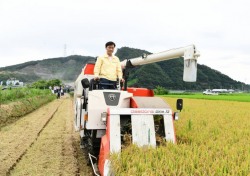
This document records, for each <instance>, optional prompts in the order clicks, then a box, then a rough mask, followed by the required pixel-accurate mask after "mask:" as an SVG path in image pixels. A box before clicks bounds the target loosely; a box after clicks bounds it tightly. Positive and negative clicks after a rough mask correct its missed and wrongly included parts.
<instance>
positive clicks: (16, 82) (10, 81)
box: [6, 78, 23, 87]
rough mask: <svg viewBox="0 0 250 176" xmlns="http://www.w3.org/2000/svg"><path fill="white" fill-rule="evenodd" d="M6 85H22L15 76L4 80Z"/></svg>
mask: <svg viewBox="0 0 250 176" xmlns="http://www.w3.org/2000/svg"><path fill="white" fill-rule="evenodd" d="M6 86H18V87H23V82H20V81H19V80H17V79H16V78H11V79H8V80H7V81H6Z"/></svg>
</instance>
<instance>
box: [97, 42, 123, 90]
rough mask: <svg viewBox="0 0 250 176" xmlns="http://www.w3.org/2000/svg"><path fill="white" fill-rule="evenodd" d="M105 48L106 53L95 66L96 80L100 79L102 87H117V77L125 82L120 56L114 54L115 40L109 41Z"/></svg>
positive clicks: (98, 59)
mask: <svg viewBox="0 0 250 176" xmlns="http://www.w3.org/2000/svg"><path fill="white" fill-rule="evenodd" d="M105 48H106V53H105V54H104V55H103V56H100V57H98V58H97V61H96V64H95V68H94V75H95V77H94V80H99V79H100V87H101V89H116V81H117V78H118V79H119V81H121V82H124V79H123V78H122V69H121V63H120V60H119V58H118V57H117V56H114V55H113V52H114V49H115V43H114V42H111V41H110V42H107V43H106V44H105Z"/></svg>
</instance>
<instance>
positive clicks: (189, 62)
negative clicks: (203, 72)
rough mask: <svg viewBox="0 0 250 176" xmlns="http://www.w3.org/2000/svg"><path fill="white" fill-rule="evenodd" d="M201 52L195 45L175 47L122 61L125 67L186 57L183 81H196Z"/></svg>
mask: <svg viewBox="0 0 250 176" xmlns="http://www.w3.org/2000/svg"><path fill="white" fill-rule="evenodd" d="M199 56H200V52H199V51H197V49H196V47H195V45H189V46H186V47H181V48H175V49H171V50H167V51H163V52H160V53H155V54H150V55H147V54H143V55H142V56H141V57H137V58H132V59H127V60H124V61H122V62H121V65H122V67H123V68H125V69H126V68H128V67H131V66H139V65H145V64H150V63H155V62H160V61H166V60H171V59H177V58H180V57H183V58H184V71H183V81H186V82H196V78H197V58H198V57H199Z"/></svg>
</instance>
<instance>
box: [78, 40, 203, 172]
mask: <svg viewBox="0 0 250 176" xmlns="http://www.w3.org/2000/svg"><path fill="white" fill-rule="evenodd" d="M180 57H183V58H184V71H183V80H184V81H187V82H195V81H196V78H197V76H196V74H197V58H198V57H199V52H198V51H197V50H196V48H195V46H194V45H190V46H187V47H183V48H177V49H172V50H168V51H164V52H161V53H157V54H151V55H142V57H138V58H134V59H127V60H124V61H123V62H121V65H122V67H123V68H125V69H126V68H129V67H131V66H132V67H133V66H138V65H144V64H150V63H154V62H159V61H164V60H170V59H175V58H180ZM93 70H94V63H89V64H86V65H85V67H84V68H83V70H82V73H81V74H80V75H79V76H78V78H77V80H76V82H75V92H74V109H75V117H74V119H75V120H74V121H75V123H74V124H75V129H76V131H79V132H80V136H81V146H82V147H83V148H86V149H87V150H88V157H89V158H90V164H91V165H92V167H93V170H94V173H95V174H96V175H99V174H100V175H110V172H111V171H110V161H109V154H110V153H114V152H120V151H121V150H122V149H123V148H124V146H126V145H127V144H126V142H127V141H126V140H125V138H127V139H128V141H129V142H130V143H131V144H132V143H133V144H136V145H138V146H153V147H155V146H157V145H159V143H160V142H159V139H160V140H161V139H163V140H164V141H169V142H173V143H176V136H175V129H174V120H177V119H178V118H179V115H178V113H177V112H173V110H172V109H171V108H170V106H169V105H168V104H167V103H166V102H165V101H164V100H163V99H161V98H160V97H154V93H153V91H152V90H149V89H145V88H127V84H126V82H125V85H124V88H123V89H122V88H120V86H118V89H117V90H99V89H98V83H96V82H95V81H94V80H93V78H94V75H93ZM125 75H126V72H125ZM125 80H126V81H127V79H126V78H125ZM145 81H146V79H145ZM118 84H119V83H118ZM182 104H183V102H182V100H178V101H177V109H178V110H181V109H182ZM94 160H96V161H94Z"/></svg>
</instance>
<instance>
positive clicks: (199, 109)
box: [111, 97, 250, 176]
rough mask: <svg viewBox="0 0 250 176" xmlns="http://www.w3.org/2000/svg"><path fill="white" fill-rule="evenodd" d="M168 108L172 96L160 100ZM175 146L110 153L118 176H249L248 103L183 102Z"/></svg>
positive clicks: (134, 148)
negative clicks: (167, 104) (117, 153)
mask: <svg viewBox="0 0 250 176" xmlns="http://www.w3.org/2000/svg"><path fill="white" fill-rule="evenodd" d="M163 98H164V99H165V100H166V101H167V102H168V103H169V104H170V105H171V106H172V107H175V101H176V98H171V97H163ZM175 129H176V135H177V141H178V142H177V144H176V145H174V144H171V143H167V144H165V145H162V146H161V147H159V148H156V149H152V148H138V147H136V146H130V147H128V148H126V149H124V150H123V151H122V153H121V154H119V155H116V154H114V155H112V156H111V159H112V163H113V164H112V169H113V171H114V173H116V175H133V176H136V175H138V176H139V175H147V176H148V175H152V176H158V175H159V176H160V175H244V176H245V175H250V103H249V102H237V101H210V100H198V99H187V98H184V109H183V111H182V112H181V118H180V120H179V121H176V122H175Z"/></svg>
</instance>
